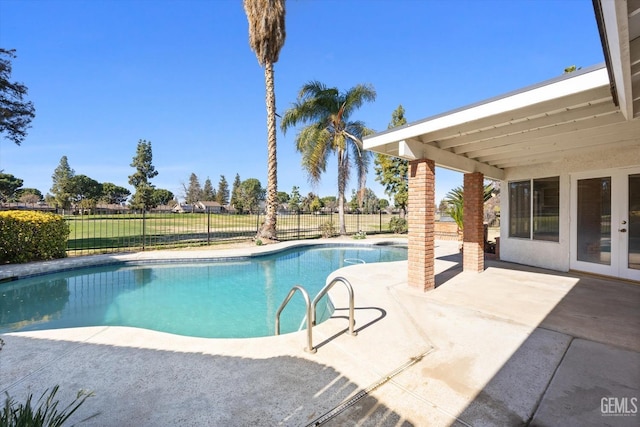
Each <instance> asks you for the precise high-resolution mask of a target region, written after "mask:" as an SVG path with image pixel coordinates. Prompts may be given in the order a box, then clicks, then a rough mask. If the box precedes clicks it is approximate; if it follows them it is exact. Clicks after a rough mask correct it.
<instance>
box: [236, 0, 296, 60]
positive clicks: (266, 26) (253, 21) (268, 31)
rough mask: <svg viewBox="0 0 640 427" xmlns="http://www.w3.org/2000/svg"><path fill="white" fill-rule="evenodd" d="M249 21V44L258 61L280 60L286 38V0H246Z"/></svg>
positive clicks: (245, 6)
mask: <svg viewBox="0 0 640 427" xmlns="http://www.w3.org/2000/svg"><path fill="white" fill-rule="evenodd" d="M243 4H244V10H245V13H246V14H247V20H248V21H249V46H251V49H252V50H253V51H254V52H255V54H256V58H258V63H259V64H260V65H261V66H263V67H264V66H265V65H266V64H267V63H271V64H274V63H276V62H278V57H279V56H280V50H281V49H282V46H283V45H284V41H285V38H286V31H285V7H284V0H244V2H243Z"/></svg>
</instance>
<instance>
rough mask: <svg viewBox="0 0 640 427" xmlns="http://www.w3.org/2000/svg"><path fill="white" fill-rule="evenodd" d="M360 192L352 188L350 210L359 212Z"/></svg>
mask: <svg viewBox="0 0 640 427" xmlns="http://www.w3.org/2000/svg"><path fill="white" fill-rule="evenodd" d="M358 199H359V197H358V192H357V191H356V190H355V188H354V189H353V190H351V199H350V200H349V212H358V211H359V210H360V200H358Z"/></svg>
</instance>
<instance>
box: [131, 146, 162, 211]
mask: <svg viewBox="0 0 640 427" xmlns="http://www.w3.org/2000/svg"><path fill="white" fill-rule="evenodd" d="M152 162H153V152H152V149H151V141H146V140H144V139H141V140H139V141H138V146H137V148H136V155H135V156H134V157H133V162H131V167H133V168H135V169H136V171H135V172H134V173H133V175H129V184H130V185H133V187H134V188H135V189H136V192H135V194H134V195H133V198H132V200H131V206H132V207H133V208H134V209H144V210H147V209H149V208H152V207H154V206H155V205H154V203H153V189H154V186H153V185H152V184H151V183H150V182H149V180H150V179H151V178H154V177H156V176H157V175H158V171H156V169H155V167H154V166H153V163H152Z"/></svg>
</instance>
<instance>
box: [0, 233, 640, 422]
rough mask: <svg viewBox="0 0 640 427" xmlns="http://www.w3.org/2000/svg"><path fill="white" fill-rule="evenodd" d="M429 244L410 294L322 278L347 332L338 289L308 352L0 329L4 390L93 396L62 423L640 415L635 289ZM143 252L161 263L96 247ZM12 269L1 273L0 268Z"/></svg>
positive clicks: (283, 340) (110, 331)
mask: <svg viewBox="0 0 640 427" xmlns="http://www.w3.org/2000/svg"><path fill="white" fill-rule="evenodd" d="M373 241H375V239H371V238H368V239H367V242H373ZM349 242H350V243H354V241H353V240H350V241H349ZM287 245H291V243H289V244H279V245H274V246H270V247H268V249H264V248H260V249H259V250H260V251H264V250H273V249H275V247H277V246H287ZM436 246H437V248H436V257H437V261H436V268H437V273H438V275H437V278H436V279H437V283H438V284H439V286H438V288H437V289H436V290H434V291H431V292H428V293H423V292H417V291H414V290H412V289H409V288H408V286H407V284H406V269H407V263H406V262H395V263H385V264H367V265H355V266H351V267H347V268H344V269H342V270H339V271H337V272H334V273H333V275H338V274H339V275H342V276H345V277H347V278H348V279H349V280H350V281H351V283H352V284H353V286H354V289H355V295H356V322H357V323H356V329H357V332H358V335H357V336H355V337H352V336H349V335H347V334H346V333H345V331H346V328H347V325H348V322H347V318H346V316H347V310H346V307H347V303H346V301H347V298H346V291H345V290H344V289H343V288H341V287H339V286H336V287H335V288H334V290H333V291H332V292H331V297H332V299H333V300H334V303H335V305H336V307H337V310H336V312H335V314H334V316H333V317H332V318H331V319H329V320H328V321H326V322H324V323H322V324H320V325H318V326H316V327H314V329H313V333H314V344H315V345H316V346H317V347H318V351H317V353H315V354H310V353H307V352H305V351H304V350H303V349H304V347H305V346H306V343H305V333H304V331H302V332H298V333H293V334H287V335H283V336H279V337H268V338H253V339H233V340H222V339H201V338H190V337H182V336H175V335H170V334H164V333H159V332H153V331H147V330H140V329H133V328H121V327H92V328H75V329H64V330H50V331H38V332H29V333H14V334H4V335H1V337H2V339H3V340H4V341H5V342H6V345H5V347H4V349H3V350H2V351H0V393H4V391H7V392H9V394H10V395H11V396H14V397H15V398H16V399H18V400H20V399H22V398H24V397H25V396H26V394H27V393H29V392H32V393H34V395H37V396H39V395H40V394H41V393H42V391H44V390H45V389H46V388H48V387H52V386H54V385H55V384H59V385H60V386H61V391H60V393H59V397H60V398H61V400H62V401H63V403H66V402H69V401H71V400H72V399H73V397H75V393H76V391H77V390H78V389H80V388H84V389H89V390H93V391H94V393H95V396H94V397H91V398H90V399H89V400H87V401H86V403H85V404H84V405H83V406H82V407H81V408H80V410H79V411H78V412H77V413H76V414H75V415H74V417H73V419H72V421H74V422H78V421H80V420H83V422H82V423H81V424H80V425H87V426H133V425H135V426H169V425H171V426H173V425H181V426H182V425H193V426H202V425H209V426H251V425H264V426H276V425H284V426H307V425H329V426H350V425H352V426H355V425H358V426H516V425H531V426H534V425H535V426H556V425H562V426H590V425H593V426H602V425H611V426H626V425H629V426H636V425H638V424H640V414H638V410H640V402H638V399H639V398H640V286H638V285H637V284H631V283H625V282H620V281H615V280H608V279H601V278H594V277H590V276H583V275H576V274H562V273H557V272H551V271H547V270H540V269H532V268H524V267H522V266H517V265H513V264H507V263H501V262H496V261H489V262H487V264H488V267H487V269H486V271H485V272H483V273H480V274H469V273H462V272H461V269H460V256H459V254H457V253H456V252H457V244H456V243H449V242H437V245H436ZM255 250H256V249H253V248H251V249H234V250H229V251H215V256H220V255H233V256H239V255H240V254H241V253H243V252H245V253H246V252H247V251H250V252H253V251H255ZM167 252H172V253H173V257H175V255H176V254H178V253H180V254H185V253H188V255H185V256H187V257H189V258H196V257H204V258H211V257H212V251H191V252H175V251H167ZM200 252H202V254H200ZM149 254H151V255H152V256H154V257H160V258H162V257H165V256H166V257H169V255H165V252H164V251H163V252H151V253H145V254H135V255H125V256H123V255H119V256H104V257H109V259H113V260H118V259H122V257H125V258H128V259H133V258H144V257H147V256H149ZM94 259H97V258H95V257H94ZM63 262H81V263H86V262H88V261H87V258H83V259H82V260H79V261H74V260H72V259H68V260H66V261H63ZM40 265H41V264H40ZM32 267H33V266H31V268H32ZM21 268H28V267H25V266H17V267H11V268H8V267H3V268H2V269H0V278H1V277H2V275H3V274H4V275H5V277H6V276H11V275H18V276H20V275H22V274H24V270H20V269H21ZM38 268H40V267H38ZM2 286H3V285H2V284H1V283H0V292H1V289H2ZM634 405H635V406H634ZM623 412H624V413H623Z"/></svg>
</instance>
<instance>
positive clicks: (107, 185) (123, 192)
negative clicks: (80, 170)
mask: <svg viewBox="0 0 640 427" xmlns="http://www.w3.org/2000/svg"><path fill="white" fill-rule="evenodd" d="M130 195H131V191H129V190H128V189H127V188H124V187H120V186H119V185H115V184H114V183H112V182H104V183H102V197H101V198H100V200H101V201H102V202H104V203H106V204H109V205H122V204H124V203H125V202H126V201H127V199H128V198H129V196H130Z"/></svg>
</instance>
